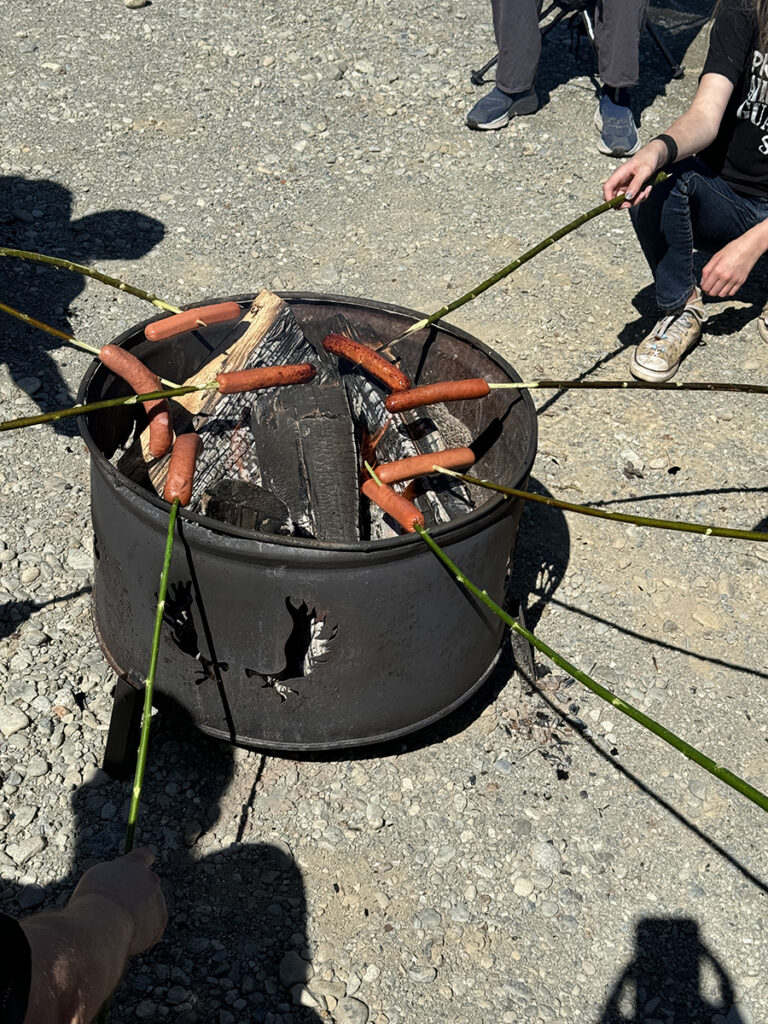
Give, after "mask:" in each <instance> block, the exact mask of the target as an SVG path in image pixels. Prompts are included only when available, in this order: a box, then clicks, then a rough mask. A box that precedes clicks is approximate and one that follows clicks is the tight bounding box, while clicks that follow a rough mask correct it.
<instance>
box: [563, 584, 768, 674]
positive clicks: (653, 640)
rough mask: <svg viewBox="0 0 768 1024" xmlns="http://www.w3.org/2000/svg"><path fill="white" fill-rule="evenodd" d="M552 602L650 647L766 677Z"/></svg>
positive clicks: (729, 662)
mask: <svg viewBox="0 0 768 1024" xmlns="http://www.w3.org/2000/svg"><path fill="white" fill-rule="evenodd" d="M552 603H553V604H556V605H559V607H560V608H565V609H566V611H569V612H574V613H575V614H576V615H582V616H584V618H585V619H590V620H591V621H592V622H602V623H604V624H605V625H607V626H611V627H612V628H613V629H615V630H616V631H617V632H618V633H623V634H624V636H631V637H632V638H633V639H634V640H642V641H643V642H644V643H647V644H650V645H651V646H652V647H660V648H661V649H662V650H665V651H672V652H673V653H674V654H684V655H685V656H686V658H694V659H695V660H696V661H706V662H708V663H709V664H710V665H720V667H721V668H729V669H731V670H732V671H733V672H746V673H747V674H748V675H752V676H759V677H760V678H761V679H768V672H763V671H761V670H760V669H759V668H755V667H753V666H750V665H737V664H736V663H735V662H733V661H726V660H725V659H724V658H713V657H711V655H708V654H699V653H697V652H696V651H691V650H689V649H688V648H687V647H678V646H677V645H676V644H671V643H668V642H667V641H666V640H660V639H659V638H658V637H656V636H651V635H650V634H648V633H638V632H637V630H634V629H629V628H628V627H627V626H622V625H621V624H620V623H618V622H614V621H613V620H612V619H605V618H603V616H602V615H595V613H594V612H588V611H586V610H585V609H584V608H577V607H576V605H573V604H566V602H565V601H558V600H557V599H556V598H555V599H553V602H552Z"/></svg>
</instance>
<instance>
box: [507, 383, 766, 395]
mask: <svg viewBox="0 0 768 1024" xmlns="http://www.w3.org/2000/svg"><path fill="white" fill-rule="evenodd" d="M488 387H489V388H491V390H494V391H495V390H502V389H504V388H514V389H516V390H518V391H520V390H523V389H527V390H529V391H533V390H534V389H538V390H539V391H571V390H576V389H582V390H585V391H588V390H595V391H738V392H743V393H745V394H754V395H768V385H766V384H738V383H734V384H731V383H729V382H722V381H687V380H686V381H682V380H668V381H646V380H529V381H520V382H519V383H518V381H504V382H503V383H501V382H499V383H497V382H494V381H488Z"/></svg>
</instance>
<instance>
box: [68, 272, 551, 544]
mask: <svg viewBox="0 0 768 1024" xmlns="http://www.w3.org/2000/svg"><path fill="white" fill-rule="evenodd" d="M275 294H276V295H278V296H279V297H280V298H281V299H285V301H286V302H288V303H289V305H290V304H292V303H293V302H296V303H301V302H305V303H309V302H314V303H318V302H320V303H329V304H330V303H336V304H343V305H348V306H350V307H354V308H357V309H359V308H364V309H374V310H379V311H381V310H383V311H386V312H389V313H396V314H398V315H399V316H402V317H403V318H404V319H406V320H407V321H409V322H410V323H416V322H417V321H419V320H422V319H423V318H424V314H423V313H419V312H417V311H416V310H412V309H409V308H408V307H405V306H399V305H396V304H394V303H389V302H380V301H378V300H375V299H368V298H356V297H354V296H349V295H334V294H329V293H326V292H303V291H279V292H275ZM255 297H256V293H240V294H237V295H230V296H216V297H213V298H203V299H198V300H195V301H194V302H190V303H186V304H185V305H183V306H181V307H180V308H181V309H183V310H187V309H194V308H196V307H197V306H201V305H208V304H214V303H217V302H225V301H226V302H237V303H239V304H240V305H241V306H245V307H247V306H248V305H250V303H251V302H252V301H253V299H254V298H255ZM168 315H170V314H167V313H164V312H161V313H159V314H158V315H156V316H151V317H148V318H147V319H146V320H143V321H140V322H139V323H136V324H133V325H132V326H131V327H129V328H128V329H126V330H125V331H123V332H122V333H121V334H120V335H118V336H117V338H115V339H114V340H113V341H112V342H110V344H112V345H117V346H122V345H123V344H124V343H125V342H126V341H128V340H129V339H131V338H135V337H136V334H137V333H138V332H139V331H143V330H144V329H145V328H146V327H147V325H148V324H151V323H155V322H156V321H158V320H162V319H165V317H166V316H168ZM407 326H408V324H407V323H406V324H404V326H403V330H405V329H406V328H407ZM429 330H441V331H444V332H445V333H447V334H449V335H451V336H452V337H454V338H456V339H457V340H459V341H463V342H465V343H466V344H468V345H470V346H472V347H474V348H476V349H479V350H480V351H481V352H482V353H483V354H484V355H485V356H486V357H487V358H488V359H490V360H491V362H493V363H494V364H495V365H497V366H498V367H499V369H500V370H502V371H503V372H504V373H505V374H507V376H508V377H509V378H510V379H511V380H515V381H521V380H522V377H520V375H519V374H518V373H517V371H516V370H515V369H514V368H513V367H512V366H511V365H510V364H509V363H508V362H507V360H506V359H504V358H503V356H500V355H499V354H498V353H497V352H495V351H494V350H493V349H492V348H491V347H490V346H488V345H486V344H485V343H484V342H482V341H480V340H479V339H478V338H476V337H474V335H471V334H469V333H468V332H467V331H464V330H462V329H461V328H460V327H455V326H454V325H453V324H449V323H447V322H446V321H444V320H438V321H436V322H435V323H434V324H433V325H432V326H431V327H430V328H429ZM100 371H103V372H105V373H107V372H108V371H107V370H106V369H105V367H104V366H103V364H102V363H100V362H99V360H98V359H94V360H93V361H92V363H91V364H90V366H89V367H88V368H87V370H86V371H85V374H84V375H83V378H82V380H81V382H80V387H79V389H78V393H77V401H78V402H79V403H84V402H86V401H88V391H89V389H90V387H91V384H92V382H93V379H94V377H95V376H96V375H97V373H99V372H100ZM518 394H519V396H520V399H521V400H522V402H523V403H524V404H525V405H527V406H528V409H529V412H530V413H531V414H532V415H531V427H532V429H531V434H530V438H529V442H528V449H527V451H526V452H525V454H524V459H523V465H524V466H525V467H526V468H525V473H524V478H525V479H527V477H528V473H530V470H531V468H532V467H533V463H534V459H535V456H536V449H537V443H538V419H537V414H536V407H535V406H534V404H533V400H532V398H531V396H530V394H529V393H528V392H527V391H521V392H519V393H518ZM78 427H79V430H80V435H81V437H82V439H83V441H84V442H85V444H86V446H87V448H88V451H89V453H90V456H91V458H92V459H93V460H94V461H95V462H97V463H98V464H99V466H100V467H101V468H102V470H104V471H106V472H107V473H108V474H109V475H110V476H111V477H112V478H113V482H114V484H115V486H116V487H117V488H126V489H127V490H129V491H131V492H132V493H133V494H134V496H135V497H136V498H138V499H141V500H143V501H145V502H147V503H148V504H149V505H151V506H154V508H155V509H156V510H158V511H161V512H163V513H164V514H167V511H168V509H169V508H170V505H169V504H168V502H166V501H164V500H163V499H162V498H160V497H159V496H158V495H156V494H154V493H153V492H152V491H150V490H148V489H147V488H145V487H142V486H140V485H139V484H136V483H134V481H132V480H131V479H129V478H128V477H126V476H125V475H124V474H122V473H121V472H120V471H119V470H118V469H117V468H116V467H115V466H114V465H113V464H112V463H111V462H110V460H109V459H107V458H106V457H105V456H104V455H103V453H102V452H101V450H100V449H99V448H98V446H97V445H96V443H95V441H94V438H93V435H92V434H91V432H90V430H89V429H88V424H87V418H86V417H79V418H78ZM508 508H509V501H508V499H507V498H506V497H505V496H504V495H501V494H499V495H491V497H490V498H489V499H488V500H487V501H484V502H483V503H482V504H481V505H478V506H477V508H475V509H474V510H473V511H472V512H470V513H467V514H466V515H464V516H462V517H461V518H459V519H456V520H454V521H452V522H449V523H443V524H442V525H440V526H434V527H432V528H431V529H430V533H431V534H432V535H434V536H435V537H436V538H439V539H442V540H443V541H445V542H448V541H456V540H460V539H462V538H463V537H464V535H465V534H466V533H467V532H473V531H474V529H475V526H476V523H477V522H478V520H480V519H482V520H483V521H485V522H488V523H490V522H495V521H496V520H498V519H499V518H502V517H503V516H505V515H507V514H508ZM179 511H180V516H181V518H183V519H185V520H187V521H189V522H190V523H193V524H195V525H196V526H198V527H200V528H202V529H203V530H205V531H208V532H209V533H211V534H214V535H218V536H223V537H231V538H236V539H241V540H249V541H251V542H253V541H257V542H259V543H260V544H261V545H262V546H263V547H264V548H269V547H270V546H275V547H278V548H281V547H293V548H296V547H298V548H307V549H310V550H318V551H339V552H340V551H348V552H359V553H365V552H372V553H375V552H382V553H385V552H389V551H391V550H392V549H393V548H399V549H405V548H406V547H407V546H410V545H413V544H420V543H422V541H421V538H420V537H419V536H418V534H402V535H400V536H397V537H387V538H384V539H382V540H373V541H372V540H368V541H355V542H344V541H322V540H317V539H315V538H311V537H295V536H287V537H286V536H282V535H280V534H271V533H263V532H260V531H257V530H248V529H244V528H243V527H238V526H232V525H230V524H229V523H222V522H220V521H219V520H216V519H211V518H210V517H208V516H204V515H200V514H199V513H196V512H191V511H188V510H187V509H180V510H179Z"/></svg>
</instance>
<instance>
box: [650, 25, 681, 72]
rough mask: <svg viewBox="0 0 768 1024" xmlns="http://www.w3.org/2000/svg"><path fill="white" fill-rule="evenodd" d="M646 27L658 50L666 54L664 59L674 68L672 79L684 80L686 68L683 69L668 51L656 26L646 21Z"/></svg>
mask: <svg viewBox="0 0 768 1024" xmlns="http://www.w3.org/2000/svg"><path fill="white" fill-rule="evenodd" d="M645 27H646V28H647V29H648V31H649V32H650V34H651V38H652V39H653V41H654V43H656V45H657V46H658V48H659V49H660V50H661V52H662V53H663V54H664V57H665V59H666V61H667V64H669V66H670V67H671V68H672V77H673V78H682V77H683V75H684V74H685V68H684V67H683V65H682V64H678V63H677V62H676V61H675V58H674V57H673V56H672V54H671V53H670V52H669V50H668V49H667V47H666V45H665V43H664V40H663V39H662V38H661V36H660V35H659V33H658V32H657V30H656V26H655V25H654V24H652V23H651V22H650V21H646V23H645Z"/></svg>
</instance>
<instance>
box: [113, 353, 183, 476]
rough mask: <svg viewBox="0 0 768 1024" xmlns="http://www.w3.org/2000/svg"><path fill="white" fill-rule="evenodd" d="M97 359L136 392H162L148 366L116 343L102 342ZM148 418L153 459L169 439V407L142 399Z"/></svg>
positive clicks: (162, 401)
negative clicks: (105, 343) (107, 343)
mask: <svg viewBox="0 0 768 1024" xmlns="http://www.w3.org/2000/svg"><path fill="white" fill-rule="evenodd" d="M99 359H100V360H101V361H102V363H104V365H105V366H106V367H107V369H108V370H111V371H112V373H114V374H116V375H117V376H118V377H122V379H123V380H124V381H125V382H126V383H127V384H130V385H131V387H132V388H133V390H134V391H135V392H136V394H137V395H146V394H149V393H150V392H151V391H162V390H163V389H162V387H161V385H160V378H159V377H158V376H157V374H156V373H152V371H151V370H150V369H149V367H148V366H145V365H144V363H142V362H140V361H139V360H138V359H137V358H136V356H133V355H131V353H130V352H126V351H125V349H124V348H118V346H117V345H104V347H103V348H102V349H100V350H99ZM142 405H143V406H144V408H145V410H146V412H147V416H148V417H149V452H150V455H153V456H154V457H155V458H156V459H157V458H160V456H161V455H165V453H166V452H167V451H168V449H169V448H170V447H171V443H172V441H173V427H172V426H171V407H170V405H169V404H168V401H167V399H165V398H153V399H152V400H151V401H149V402H143V403H142Z"/></svg>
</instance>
